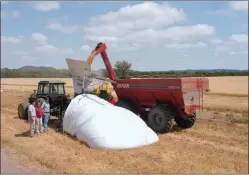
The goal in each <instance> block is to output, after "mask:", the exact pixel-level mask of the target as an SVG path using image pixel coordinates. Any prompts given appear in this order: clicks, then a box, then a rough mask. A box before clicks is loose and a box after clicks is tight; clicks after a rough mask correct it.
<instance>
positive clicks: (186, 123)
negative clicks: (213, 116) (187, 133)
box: [175, 113, 196, 129]
mask: <svg viewBox="0 0 249 175" xmlns="http://www.w3.org/2000/svg"><path fill="white" fill-rule="evenodd" d="M195 121H196V113H194V114H193V116H191V117H187V118H181V117H175V122H176V124H177V125H178V126H180V127H181V128H186V129H187V128H192V126H194V124H195Z"/></svg>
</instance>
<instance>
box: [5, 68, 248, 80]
mask: <svg viewBox="0 0 249 175" xmlns="http://www.w3.org/2000/svg"><path fill="white" fill-rule="evenodd" d="M93 72H94V73H95V74H98V75H101V76H107V74H106V69H99V70H96V71H93ZM130 74H131V76H132V77H133V76H134V77H140V76H142V77H147V76H149V77H151V76H152V77H153V76H154V75H155V76H164V75H165V76H174V75H178V76H240V75H241V76H242V75H248V70H236V69H206V70H203V69H199V70H191V69H187V70H169V71H136V70H131V73H130ZM1 77H2V78H8V77H9V78H17V77H26V78H32V77H37V78H38V77H40V78H41V77H44V78H49V77H53V78H66V77H71V76H70V73H69V70H68V69H56V68H54V67H45V66H39V67H35V66H23V67H21V68H19V69H9V68H2V69H1Z"/></svg>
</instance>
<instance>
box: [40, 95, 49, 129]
mask: <svg viewBox="0 0 249 175" xmlns="http://www.w3.org/2000/svg"><path fill="white" fill-rule="evenodd" d="M41 107H42V109H43V112H44V117H43V126H44V132H46V131H48V121H49V118H50V105H49V97H46V99H45V101H44V102H43V103H42V106H41Z"/></svg>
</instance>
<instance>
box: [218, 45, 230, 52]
mask: <svg viewBox="0 0 249 175" xmlns="http://www.w3.org/2000/svg"><path fill="white" fill-rule="evenodd" d="M215 49H216V51H218V52H224V51H227V50H228V46H224V45H221V46H216V47H215Z"/></svg>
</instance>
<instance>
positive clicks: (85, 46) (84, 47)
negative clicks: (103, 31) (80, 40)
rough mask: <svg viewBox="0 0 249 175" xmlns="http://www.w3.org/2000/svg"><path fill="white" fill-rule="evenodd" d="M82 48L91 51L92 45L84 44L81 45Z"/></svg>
mask: <svg viewBox="0 0 249 175" xmlns="http://www.w3.org/2000/svg"><path fill="white" fill-rule="evenodd" d="M80 49H81V50H85V51H90V50H91V47H90V46H88V45H82V46H81V47H80Z"/></svg>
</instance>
